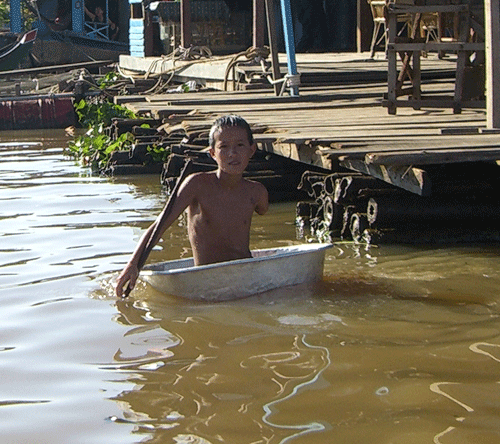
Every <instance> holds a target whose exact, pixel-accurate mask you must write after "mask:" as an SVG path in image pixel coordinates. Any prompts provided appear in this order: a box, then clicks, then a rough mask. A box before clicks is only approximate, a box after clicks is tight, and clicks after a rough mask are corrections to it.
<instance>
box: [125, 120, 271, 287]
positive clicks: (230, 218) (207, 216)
mask: <svg viewBox="0 0 500 444" xmlns="http://www.w3.org/2000/svg"><path fill="white" fill-rule="evenodd" d="M209 140H210V151H209V152H210V155H211V156H212V158H213V159H214V160H215V161H216V162H217V166H218V168H217V170H216V171H213V172H208V173H195V174H192V175H190V176H189V177H188V178H187V179H186V180H185V181H184V183H183V184H182V185H181V186H180V188H179V191H178V193H177V195H176V196H172V198H173V199H174V202H173V205H172V210H171V211H170V214H169V215H168V216H167V217H166V219H165V223H164V224H163V226H162V227H161V232H162V233H163V232H165V230H166V229H167V228H168V227H170V226H171V225H172V224H173V223H174V222H175V221H176V220H177V218H178V217H179V216H180V214H181V213H182V212H183V211H184V210H186V209H187V216H188V236H189V242H190V244H191V248H192V250H193V257H194V263H195V265H205V264H211V263H214V262H224V261H230V260H236V259H243V258H247V257H251V254H250V246H249V245H250V224H251V220H252V215H253V213H254V211H255V212H257V214H261V215H262V214H265V213H266V211H267V209H268V194H267V190H266V188H265V187H264V185H262V184H261V183H259V182H254V181H250V180H247V179H244V178H243V172H244V171H245V169H246V167H247V165H248V162H249V161H250V158H251V157H252V156H253V154H254V153H255V150H256V144H255V142H254V140H253V136H252V131H251V129H250V126H249V125H248V123H247V122H246V121H245V120H244V119H242V118H241V117H239V116H234V115H230V116H224V117H221V118H219V119H217V120H216V121H215V123H214V124H213V126H212V128H211V130H210V136H209ZM153 229H154V224H153V225H151V226H150V227H149V229H148V230H147V231H146V232H145V233H144V235H143V236H142V238H141V240H140V241H139V243H138V245H137V247H136V249H135V251H134V253H133V254H132V257H131V258H130V260H129V262H128V264H127V265H126V266H125V268H124V269H123V271H122V273H121V274H120V275H119V276H118V278H117V281H116V295H117V296H118V297H122V296H123V287H124V286H125V284H126V283H127V282H130V287H131V288H133V286H134V285H135V283H136V280H137V277H138V275H139V270H138V266H137V264H138V261H139V258H140V256H141V253H142V251H143V250H144V248H145V247H146V245H147V243H148V240H149V238H150V237H151V234H152V232H153Z"/></svg>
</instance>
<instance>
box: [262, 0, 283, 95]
mask: <svg viewBox="0 0 500 444" xmlns="http://www.w3.org/2000/svg"><path fill="white" fill-rule="evenodd" d="M265 1H266V15H267V32H268V36H269V50H270V51H271V69H272V72H273V80H274V81H276V80H278V79H280V78H281V71H280V63H279V59H278V46H277V44H278V36H277V35H276V34H277V33H276V31H277V29H276V14H275V10H274V7H275V2H274V1H273V0H265ZM273 86H274V93H275V94H276V95H277V96H279V94H280V90H281V84H280V83H278V82H277V83H275V84H274V85H273Z"/></svg>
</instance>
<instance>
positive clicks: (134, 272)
mask: <svg viewBox="0 0 500 444" xmlns="http://www.w3.org/2000/svg"><path fill="white" fill-rule="evenodd" d="M138 277H139V270H138V269H137V267H136V266H132V265H127V266H126V267H125V268H124V269H123V271H122V272H121V274H120V276H118V277H117V278H116V288H115V293H116V296H118V297H119V298H122V297H124V294H123V293H124V291H123V290H124V287H125V285H126V284H127V282H128V286H129V287H130V290H132V289H133V288H134V286H135V283H136V282H137V278H138Z"/></svg>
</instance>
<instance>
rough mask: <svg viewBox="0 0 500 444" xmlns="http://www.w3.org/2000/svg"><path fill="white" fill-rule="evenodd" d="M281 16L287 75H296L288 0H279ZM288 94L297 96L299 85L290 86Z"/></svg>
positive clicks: (290, 11)
mask: <svg viewBox="0 0 500 444" xmlns="http://www.w3.org/2000/svg"><path fill="white" fill-rule="evenodd" d="M281 16H282V18H283V34H284V38H285V49H286V58H287V65H288V75H290V76H296V75H297V62H296V60H295V37H294V35H293V21H292V8H291V6H290V0H281ZM290 95H291V96H293V97H297V96H298V95H299V87H298V86H292V87H291V88H290Z"/></svg>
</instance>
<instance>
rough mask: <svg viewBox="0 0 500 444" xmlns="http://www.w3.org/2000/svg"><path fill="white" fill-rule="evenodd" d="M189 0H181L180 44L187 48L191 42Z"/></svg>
mask: <svg viewBox="0 0 500 444" xmlns="http://www.w3.org/2000/svg"><path fill="white" fill-rule="evenodd" d="M190 2H191V0H181V46H182V47H183V48H189V47H190V46H191V42H192V28H191V3H190Z"/></svg>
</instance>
